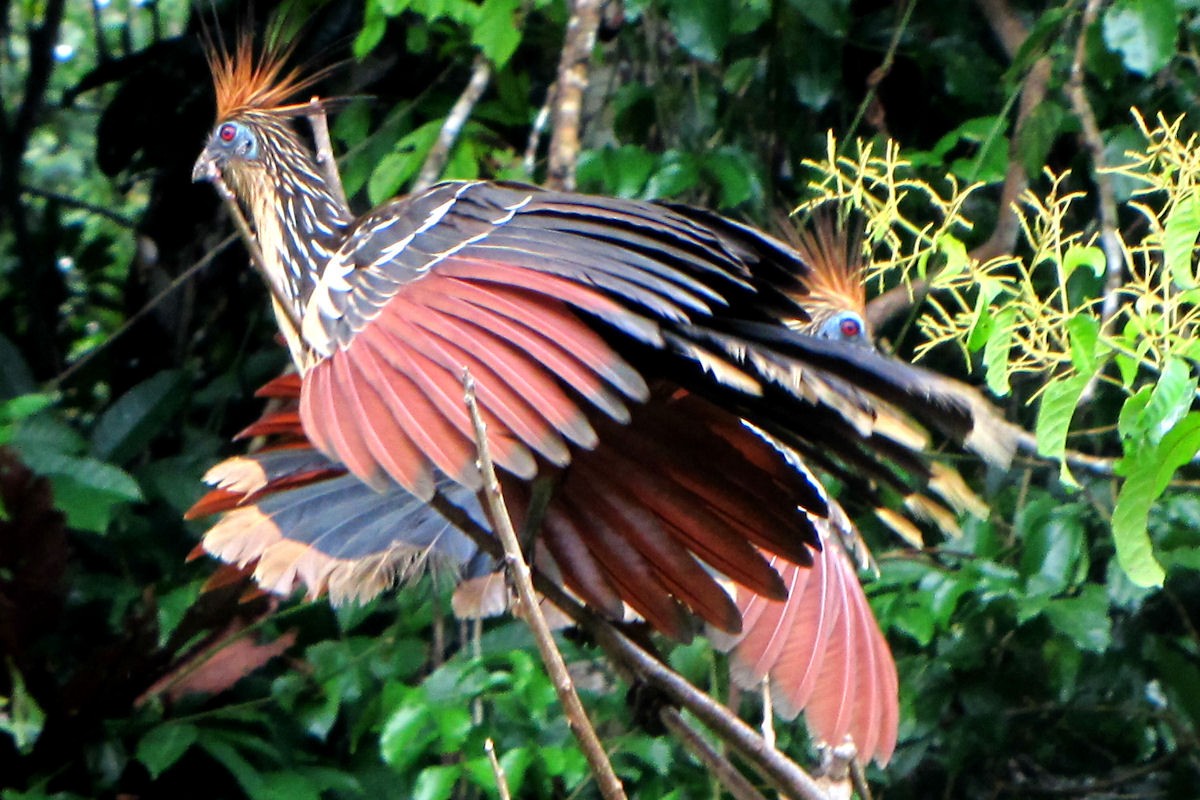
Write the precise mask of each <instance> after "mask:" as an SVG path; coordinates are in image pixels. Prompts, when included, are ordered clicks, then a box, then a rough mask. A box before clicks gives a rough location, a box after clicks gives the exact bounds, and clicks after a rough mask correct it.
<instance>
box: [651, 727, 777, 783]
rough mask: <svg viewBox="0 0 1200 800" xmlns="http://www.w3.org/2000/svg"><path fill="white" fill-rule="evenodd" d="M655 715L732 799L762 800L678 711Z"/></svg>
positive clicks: (732, 766) (735, 769) (727, 760)
mask: <svg viewBox="0 0 1200 800" xmlns="http://www.w3.org/2000/svg"><path fill="white" fill-rule="evenodd" d="M658 716H659V719H661V720H662V723H663V725H665V726H666V727H667V730H669V731H671V733H673V734H675V736H676V737H678V738H679V740H680V741H681V742H683V743H684V745H686V746H687V748H688V749H689V750H691V751H692V753H693V754H695V756H696V758H698V759H700V761H701V762H703V764H704V766H705V767H707V768H708V771H709V773H711V774H712V775H713V776H714V777H716V779H717V780H719V781H720V782H721V785H722V786H724V787H725V788H726V789H728V790H729V793H730V794H731V795H733V796H734V797H735V798H736V800H766V798H764V797H763V796H762V794H761V793H760V792H759V791H758V790H757V789H755V788H754V786H753V785H752V784H751V783H750V781H748V780H747V779H746V776H745V775H743V774H742V773H740V772H738V770H737V767H735V766H734V765H733V764H731V763H730V762H729V759H727V758H725V756H723V755H721V754H720V753H718V752H717V751H716V749H715V748H714V747H713V746H712V745H711V744H709V743H708V741H707V740H706V739H705V738H704V737H703V736H701V735H700V734H699V733H698V732H697V731H695V730H694V729H693V728H692V727H691V726H690V725H688V724H687V722H685V721H684V719H683V716H682V715H681V714H680V713H679V710H678V709H676V708H673V707H671V706H667V707H666V708H663V709H662V710H661V711H659V712H658Z"/></svg>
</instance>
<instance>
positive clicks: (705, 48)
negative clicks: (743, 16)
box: [667, 0, 733, 61]
mask: <svg viewBox="0 0 1200 800" xmlns="http://www.w3.org/2000/svg"><path fill="white" fill-rule="evenodd" d="M732 17H733V14H732V8H731V7H730V2H729V0H704V2H702V3H697V2H695V0H672V2H671V4H670V8H669V9H668V10H667V19H668V20H670V22H671V30H672V31H674V33H675V38H676V39H677V40H678V41H679V45H680V46H681V47H682V48H683V49H684V50H686V51H687V52H688V53H689V54H690V55H692V56H694V57H695V58H698V59H700V60H701V61H716V60H717V59H719V58H720V57H721V54H722V53H723V52H724V51H725V45H726V43H727V42H728V41H729V32H730V27H731V20H732Z"/></svg>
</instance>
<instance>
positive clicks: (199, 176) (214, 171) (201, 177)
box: [192, 147, 221, 183]
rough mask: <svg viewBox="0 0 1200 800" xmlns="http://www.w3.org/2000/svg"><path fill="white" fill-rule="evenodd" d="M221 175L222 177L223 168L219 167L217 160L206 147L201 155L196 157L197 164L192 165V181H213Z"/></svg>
mask: <svg viewBox="0 0 1200 800" xmlns="http://www.w3.org/2000/svg"><path fill="white" fill-rule="evenodd" d="M219 177H221V170H220V168H219V167H217V160H216V158H214V157H213V154H212V153H210V152H209V151H208V148H207V147H206V148H205V149H204V152H203V153H201V154H200V157H199V158H197V159H196V166H194V167H192V183H199V182H200V181H212V180H215V179H216V178H219Z"/></svg>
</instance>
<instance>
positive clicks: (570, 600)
mask: <svg viewBox="0 0 1200 800" xmlns="http://www.w3.org/2000/svg"><path fill="white" fill-rule="evenodd" d="M430 504H431V505H432V506H433V508H435V509H436V510H437V512H438V513H439V514H441V515H442V516H443V517H445V518H446V519H447V520H449V521H450V522H451V523H453V524H454V525H455V527H457V528H458V529H459V530H461V531H463V532H464V533H465V534H467V535H468V536H470V537H471V538H472V539H473V540H474V541H475V543H476V544H478V545H479V546H480V548H482V549H483V550H484V552H486V553H488V554H489V555H492V556H494V557H497V558H503V557H504V554H503V552H502V548H501V546H500V543H499V542H498V541H496V538H495V537H494V536H492V535H491V533H490V532H489V531H487V530H485V529H483V528H481V527H479V525H477V524H476V523H475V521H474V520H473V519H471V518H470V517H469V516H468V515H467V513H466V512H465V511H463V510H462V509H460V508H458V507H457V506H455V505H454V504H453V503H450V502H449V501H447V500H446V499H445V498H444V497H442V496H441V495H435V496H434V498H433V500H431V501H430ZM532 575H533V584H534V587H535V588H536V589H537V591H538V592H539V593H540V594H541V595H542V596H543V597H545V598H546V600H548V601H549V602H551V603H553V604H554V605H555V606H556V607H557V608H558V609H559V610H560V611H562V612H563V613H564V614H566V615H567V616H568V617H570V619H571V621H572V622H574V623H575V624H576V625H578V626H579V627H580V628H581V629H583V630H584V631H586V632H587V633H588V634H589V635H590V636H591V637H592V639H594V640H595V642H596V643H597V644H598V645H600V647H601V648H603V650H604V651H605V655H606V656H607V657H608V659H609V662H610V663H611V664H612V665H613V667H614V668H615V669H616V670H617V672H618V673H619V674H620V675H621V677H622V678H623V679H624V680H625V681H627V682H629V683H633V682H635V681H637V680H641V681H644V682H645V683H647V684H649V685H650V686H653V687H654V688H656V689H658V690H659V691H661V692H662V693H663V694H665V695H666V696H667V697H669V698H670V699H671V700H672V701H674V702H676V703H678V704H679V705H680V706H681V707H683V708H685V709H687V710H688V711H690V712H691V713H692V714H693V715H694V716H695V717H696V718H697V719H699V720H700V721H701V722H703V723H704V724H705V725H706V726H707V727H708V728H709V729H710V730H711V731H712V732H713V733H714V734H716V735H717V736H718V737H719V738H721V739H722V740H723V741H724V742H726V743H727V744H729V745H730V746H732V747H733V748H734V749H735V750H737V751H738V753H739V754H740V755H741V757H742V759H743V760H744V761H745V762H746V763H747V764H748V765H750V767H752V768H753V769H754V770H755V771H756V772H758V773H759V775H761V776H762V777H763V778H764V779H766V780H767V781H768V782H770V783H771V784H772V785H774V786H775V787H776V788H777V789H778V790H779V791H780V792H782V793H783V794H784V795H786V796H787V797H790V798H794V799H795V800H829V797H828V795H827V794H826V793H825V792H824V790H822V789H821V787H820V786H818V785H817V783H816V781H814V780H813V779H812V777H811V776H809V775H808V773H806V772H805V771H804V770H803V769H801V768H800V767H799V766H798V765H797V764H796V763H795V762H793V761H791V760H790V759H788V758H787V757H786V756H785V755H783V754H782V753H780V752H779V751H778V750H776V749H775V748H774V747H772V746H771V745H769V744H767V743H766V742H765V741H764V740H763V738H762V737H761V736H759V735H758V734H757V733H756V732H755V731H754V729H753V728H751V727H750V726H749V725H747V724H746V723H745V722H743V721H742V720H740V719H738V717H737V716H736V715H735V714H734V713H733V712H732V711H730V710H729V709H728V708H726V707H725V706H723V705H721V704H720V703H718V702H717V701H715V700H713V699H712V698H711V697H710V696H708V695H707V694H705V693H704V692H702V691H700V690H699V689H697V688H696V687H695V686H693V685H692V684H690V683H689V682H688V681H687V680H686V679H685V678H684V677H683V676H681V675H679V674H678V673H677V672H675V671H673V670H672V669H671V668H670V667H668V666H666V665H665V664H663V663H662V662H661V661H659V660H658V659H657V658H655V657H654V656H653V655H651V654H650V653H648V652H646V651H645V650H644V649H642V648H641V647H640V646H639V645H637V644H635V643H634V642H632V641H631V640H630V639H629V638H628V637H626V636H625V635H624V634H622V633H621V632H620V631H618V630H617V629H616V628H615V627H614V626H613V625H612V624H611V623H609V622H608V621H607V620H605V619H603V618H601V617H599V616H598V615H597V614H595V613H594V612H593V611H592V610H591V609H589V608H586V607H584V606H583V605H581V604H580V603H579V602H578V601H577V600H576V599H575V598H574V597H572V596H571V595H570V594H568V593H567V592H566V591H565V590H564V589H563V588H562V587H561V586H559V585H558V584H557V583H555V582H554V581H552V580H550V579H548V578H547V577H546V576H544V575H542V574H541V573H539V572H537V571H536V570H535V571H533V573H532Z"/></svg>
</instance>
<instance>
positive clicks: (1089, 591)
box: [1043, 583, 1112, 653]
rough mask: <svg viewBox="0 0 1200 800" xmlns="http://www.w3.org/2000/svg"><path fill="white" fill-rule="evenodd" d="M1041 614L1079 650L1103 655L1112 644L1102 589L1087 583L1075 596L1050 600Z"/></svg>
mask: <svg viewBox="0 0 1200 800" xmlns="http://www.w3.org/2000/svg"><path fill="white" fill-rule="evenodd" d="M1043 614H1044V615H1045V617H1046V619H1047V620H1048V621H1049V622H1050V624H1051V625H1052V626H1054V628H1055V629H1056V630H1058V632H1059V633H1062V634H1064V635H1066V636H1068V637H1070V639H1071V641H1073V642H1075V644H1076V646H1078V647H1079V649H1080V650H1088V651H1090V652H1093V653H1103V652H1104V651H1105V650H1107V649H1108V646H1109V645H1110V644H1111V643H1112V620H1110V619H1109V617H1108V595H1107V594H1106V593H1105V591H1104V587H1103V586H1099V585H1097V584H1094V583H1089V584H1087V585H1086V586H1084V587H1083V591H1081V592H1080V593H1079V596H1078V597H1067V598H1062V599H1058V600H1051V601H1050V603H1049V604H1048V605H1047V606H1046V609H1045V611H1044V612H1043Z"/></svg>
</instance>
